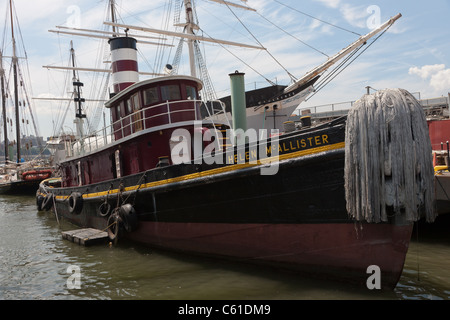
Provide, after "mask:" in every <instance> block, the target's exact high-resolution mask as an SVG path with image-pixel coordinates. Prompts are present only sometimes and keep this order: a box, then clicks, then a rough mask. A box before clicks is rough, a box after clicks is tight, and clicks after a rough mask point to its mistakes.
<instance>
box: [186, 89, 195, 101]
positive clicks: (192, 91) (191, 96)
mask: <svg viewBox="0 0 450 320" xmlns="http://www.w3.org/2000/svg"><path fill="white" fill-rule="evenodd" d="M186 98H187V99H189V100H197V90H195V88H194V87H191V86H186Z"/></svg>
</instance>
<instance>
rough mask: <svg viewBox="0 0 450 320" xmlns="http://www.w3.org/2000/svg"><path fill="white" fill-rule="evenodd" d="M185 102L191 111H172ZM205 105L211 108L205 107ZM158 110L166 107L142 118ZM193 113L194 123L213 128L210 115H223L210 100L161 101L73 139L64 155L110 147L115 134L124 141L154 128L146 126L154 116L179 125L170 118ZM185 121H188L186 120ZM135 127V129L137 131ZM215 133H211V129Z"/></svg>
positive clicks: (222, 108) (82, 153) (216, 101)
mask: <svg viewBox="0 0 450 320" xmlns="http://www.w3.org/2000/svg"><path fill="white" fill-rule="evenodd" d="M187 103H189V104H192V105H193V107H192V108H185V109H181V110H174V109H176V105H180V104H184V105H186V104H187ZM215 103H219V104H220V107H221V110H219V111H218V112H214V111H215V110H214V104H215ZM208 104H209V106H210V108H211V111H212V112H213V113H211V112H210V108H208ZM160 107H166V109H165V110H163V111H161V112H159V113H157V114H152V115H149V116H146V114H147V113H149V111H151V110H152V109H156V108H160ZM202 108H206V113H207V115H208V116H206V117H204V118H202V117H201V114H202V113H201V110H202ZM187 112H188V113H194V117H193V118H194V120H195V121H199V120H200V121H202V120H209V121H211V123H212V124H213V126H214V127H215V121H217V119H216V120H214V116H217V115H219V114H226V112H225V105H224V103H223V102H222V101H220V100H214V101H207V102H204V101H202V100H192V99H188V100H177V101H165V102H162V103H159V104H157V105H152V106H148V107H146V108H143V109H139V110H137V111H135V112H133V113H131V114H129V115H127V116H125V117H123V118H120V119H119V120H117V121H115V122H113V123H111V124H109V125H108V126H105V127H103V128H101V129H100V130H97V131H96V132H94V133H93V134H91V135H89V136H88V137H84V139H83V140H82V141H80V140H77V141H76V142H75V143H73V144H71V146H70V149H71V150H67V149H66V156H67V157H68V158H69V157H77V156H81V155H84V154H86V153H90V152H92V151H95V150H97V149H99V148H101V147H105V146H108V145H110V144H111V143H113V142H115V141H116V135H118V136H119V137H120V138H119V139H117V141H118V140H120V139H122V138H125V137H127V136H130V135H132V134H134V133H136V132H138V131H142V130H146V129H150V128H151V127H154V126H149V125H148V124H147V121H148V120H151V119H155V118H158V117H168V119H167V120H168V122H167V124H173V123H177V122H179V121H178V120H174V115H176V114H182V113H187ZM225 119H226V124H227V125H228V126H230V122H229V119H228V118H227V117H225ZM188 121H189V120H188ZM115 128H117V129H115ZM137 128H139V129H137ZM214 131H215V130H214Z"/></svg>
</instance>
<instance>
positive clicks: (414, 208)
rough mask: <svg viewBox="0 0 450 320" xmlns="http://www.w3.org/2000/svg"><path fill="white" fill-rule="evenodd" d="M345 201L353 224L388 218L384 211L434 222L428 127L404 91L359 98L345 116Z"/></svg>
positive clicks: (407, 93)
mask: <svg viewBox="0 0 450 320" xmlns="http://www.w3.org/2000/svg"><path fill="white" fill-rule="evenodd" d="M344 174H345V198H346V201H347V212H348V214H349V215H350V217H352V218H354V219H356V220H357V221H363V220H365V221H367V222H381V221H387V220H388V213H387V210H386V208H387V207H392V208H393V212H394V214H405V216H406V220H408V221H417V220H419V219H420V217H421V215H423V214H425V217H426V220H427V222H432V221H434V219H435V218H436V215H437V214H436V212H435V210H434V171H433V160H432V149H431V142H430V137H429V134H428V126H427V123H426V119H425V114H424V112H423V109H422V106H421V105H420V103H419V102H418V101H417V100H416V99H415V98H414V97H413V96H412V95H411V94H410V93H409V92H408V91H406V90H404V89H386V90H381V91H377V92H376V93H375V94H372V95H364V96H363V97H362V98H361V99H360V100H358V101H357V102H355V104H354V105H353V108H352V109H351V110H350V112H349V113H348V118H347V125H346V135H345V173H344Z"/></svg>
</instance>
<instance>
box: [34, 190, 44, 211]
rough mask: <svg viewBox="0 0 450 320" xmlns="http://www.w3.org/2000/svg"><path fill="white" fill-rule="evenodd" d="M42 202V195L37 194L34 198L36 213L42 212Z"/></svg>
mask: <svg viewBox="0 0 450 320" xmlns="http://www.w3.org/2000/svg"><path fill="white" fill-rule="evenodd" d="M43 202H44V196H43V195H42V194H38V195H37V196H36V207H37V209H38V211H42V203H43Z"/></svg>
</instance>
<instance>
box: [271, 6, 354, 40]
mask: <svg viewBox="0 0 450 320" xmlns="http://www.w3.org/2000/svg"><path fill="white" fill-rule="evenodd" d="M273 1H275V2H276V3H279V4H281V5H282V6H285V7H286V8H289V9H291V10H294V11H296V12H298V13H301V14H303V15H305V16H307V17H310V18H312V19H314V20H317V21H320V22H322V23H325V24H328V25H330V26H332V27H335V28H337V29H341V30H343V31H347V32H350V33H353V34H356V35H357V36H361V34H359V33H356V32H354V31H351V30H348V29H345V28H342V27H339V26H337V25H335V24H332V23H330V22H326V21H324V20H321V19H319V18H316V17H314V16H312V15H310V14H307V13H305V12H303V11H300V10H298V9H295V8H292V7H291V6H289V5H287V4H284V3H282V2H280V1H278V0H273Z"/></svg>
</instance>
